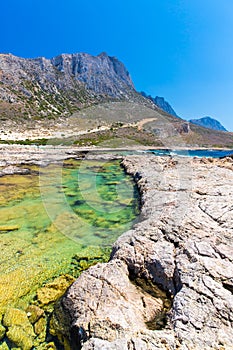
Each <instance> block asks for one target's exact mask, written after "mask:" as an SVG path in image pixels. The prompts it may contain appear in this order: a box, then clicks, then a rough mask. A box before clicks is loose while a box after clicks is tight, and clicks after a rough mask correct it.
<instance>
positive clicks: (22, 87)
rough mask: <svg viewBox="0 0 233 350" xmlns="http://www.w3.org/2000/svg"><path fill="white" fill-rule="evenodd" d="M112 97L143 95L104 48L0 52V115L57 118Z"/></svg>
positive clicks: (131, 98) (116, 60)
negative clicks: (24, 54) (26, 54)
mask: <svg viewBox="0 0 233 350" xmlns="http://www.w3.org/2000/svg"><path fill="white" fill-rule="evenodd" d="M109 99H125V100H127V99H130V100H135V99H142V98H141V96H140V95H139V94H137V93H136V91H135V89H134V86H133V83H132V80H131V78H130V75H129V73H128V71H127V70H126V68H125V67H124V65H123V63H121V62H120V61H119V60H118V59H117V58H115V57H109V56H108V55H107V54H106V53H101V54H100V55H98V56H91V55H89V54H85V53H77V54H62V55H59V56H57V57H54V58H52V59H46V58H44V57H39V58H35V59H25V58H20V57H16V56H13V55H11V54H1V55H0V114H1V116H3V117H6V118H7V117H11V118H12V117H15V116H24V117H33V116H37V117H56V116H59V115H70V114H72V113H73V112H74V111H76V110H78V109H80V108H82V107H86V106H88V105H92V104H94V103H98V102H100V101H106V100H109Z"/></svg>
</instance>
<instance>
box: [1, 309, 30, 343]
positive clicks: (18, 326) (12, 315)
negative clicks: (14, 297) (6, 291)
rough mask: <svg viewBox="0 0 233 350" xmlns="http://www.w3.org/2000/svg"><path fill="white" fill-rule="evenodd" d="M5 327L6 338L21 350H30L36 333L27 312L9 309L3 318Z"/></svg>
mask: <svg viewBox="0 0 233 350" xmlns="http://www.w3.org/2000/svg"><path fill="white" fill-rule="evenodd" d="M3 325H4V326H5V327H6V328H7V332H6V336H7V338H8V339H9V340H10V341H11V342H13V343H14V344H15V345H16V346H17V347H19V348H20V349H25V350H30V349H31V348H32V346H33V340H34V338H35V333H34V330H33V326H32V325H31V323H30V322H29V319H28V317H27V314H26V312H25V311H23V310H20V309H16V308H9V309H7V310H6V313H5V315H4V317H3Z"/></svg>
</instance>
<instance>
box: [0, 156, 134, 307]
mask: <svg viewBox="0 0 233 350" xmlns="http://www.w3.org/2000/svg"><path fill="white" fill-rule="evenodd" d="M30 169H31V174H29V175H11V176H4V177H2V178H0V189H1V190H0V200H1V207H0V242H1V255H0V262H1V264H0V307H1V309H0V310H4V308H5V306H6V305H16V306H18V307H22V308H24V307H25V305H26V304H27V303H28V302H29V301H30V300H31V298H32V296H33V293H35V291H36V290H37V289H38V287H39V286H41V285H42V284H43V283H44V282H46V281H50V280H52V279H53V278H54V277H56V276H59V275H61V274H64V273H70V271H71V270H70V269H71V261H72V257H73V256H74V255H76V256H80V257H82V256H88V257H90V258H93V257H95V256H96V255H100V254H99V251H100V249H101V250H102V251H103V252H104V251H105V249H106V250H108V249H109V247H110V246H111V244H112V243H113V242H114V241H115V240H116V239H117V237H119V236H120V235H121V234H122V233H123V232H124V231H126V230H127V229H129V228H130V227H131V226H132V225H133V223H134V222H135V220H136V217H137V215H138V213H139V206H138V193H137V189H136V187H135V184H134V182H133V180H132V178H131V177H129V176H127V175H126V174H125V173H124V170H123V169H122V168H121V167H120V163H119V161H111V162H100V161H75V160H69V161H65V162H64V164H63V165H61V164H50V165H48V166H47V167H43V168H37V167H35V166H32V167H31V168H30ZM95 252H98V253H97V254H96V253H95Z"/></svg>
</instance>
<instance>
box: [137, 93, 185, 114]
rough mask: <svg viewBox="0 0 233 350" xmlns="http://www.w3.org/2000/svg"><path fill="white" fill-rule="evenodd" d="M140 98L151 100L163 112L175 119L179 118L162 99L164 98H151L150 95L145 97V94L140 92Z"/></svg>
mask: <svg viewBox="0 0 233 350" xmlns="http://www.w3.org/2000/svg"><path fill="white" fill-rule="evenodd" d="M141 94H142V96H144V97H146V98H148V99H149V100H151V101H152V102H153V103H154V104H156V106H158V107H159V108H160V109H162V110H163V111H164V112H166V113H168V114H170V115H173V116H174V117H176V118H179V116H178V115H177V114H176V112H175V111H174V109H173V108H172V106H171V105H170V104H169V103H168V102H167V101H166V100H165V99H164V97H159V96H156V97H152V96H150V95H147V94H146V93H145V92H141Z"/></svg>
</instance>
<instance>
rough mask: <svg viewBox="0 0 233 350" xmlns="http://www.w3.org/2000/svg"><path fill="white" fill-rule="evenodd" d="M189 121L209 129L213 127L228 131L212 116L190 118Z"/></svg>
mask: <svg viewBox="0 0 233 350" xmlns="http://www.w3.org/2000/svg"><path fill="white" fill-rule="evenodd" d="M189 122H190V123H193V124H196V125H199V126H202V127H204V128H208V129H213V130H218V131H227V130H226V129H225V128H224V126H223V125H222V124H221V123H220V122H219V121H218V120H216V119H214V118H211V117H204V118H200V119H190V120H189Z"/></svg>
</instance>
